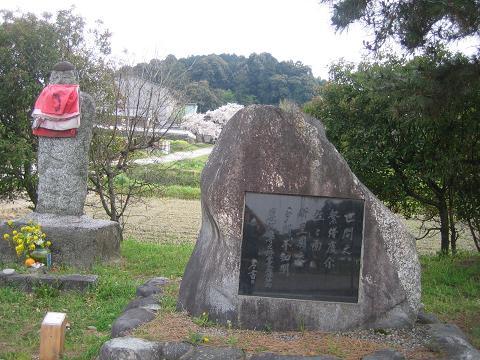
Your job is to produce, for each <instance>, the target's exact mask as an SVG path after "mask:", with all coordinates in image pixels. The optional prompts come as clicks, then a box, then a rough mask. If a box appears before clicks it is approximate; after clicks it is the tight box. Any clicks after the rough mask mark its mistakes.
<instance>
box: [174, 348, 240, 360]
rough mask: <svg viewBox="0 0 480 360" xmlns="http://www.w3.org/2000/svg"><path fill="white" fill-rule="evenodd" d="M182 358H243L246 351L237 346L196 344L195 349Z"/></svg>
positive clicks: (212, 359) (196, 359)
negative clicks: (222, 346) (223, 346)
mask: <svg viewBox="0 0 480 360" xmlns="http://www.w3.org/2000/svg"><path fill="white" fill-rule="evenodd" d="M181 359H182V360H225V359H229V360H243V359H245V353H244V352H243V351H242V350H240V349H235V348H229V347H225V348H216V347H209V346H196V347H195V348H194V350H193V351H191V352H188V353H186V354H185V355H183V356H182V357H181Z"/></svg>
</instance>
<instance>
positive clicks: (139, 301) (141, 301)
mask: <svg viewBox="0 0 480 360" xmlns="http://www.w3.org/2000/svg"><path fill="white" fill-rule="evenodd" d="M154 304H155V305H158V295H155V294H153V295H150V296H147V297H139V298H136V299H135V300H132V301H130V302H129V303H128V305H127V307H126V308H125V310H123V311H127V310H130V309H135V308H139V307H145V306H148V305H154Z"/></svg>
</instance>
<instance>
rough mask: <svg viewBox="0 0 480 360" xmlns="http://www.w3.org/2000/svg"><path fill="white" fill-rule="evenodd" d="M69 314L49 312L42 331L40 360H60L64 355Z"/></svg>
mask: <svg viewBox="0 0 480 360" xmlns="http://www.w3.org/2000/svg"><path fill="white" fill-rule="evenodd" d="M66 325H67V314H65V313H57V312H48V313H47V315H46V316H45V318H44V319H43V322H42V327H41V329H40V360H58V359H60V357H61V356H62V354H63V349H64V343H65V328H66Z"/></svg>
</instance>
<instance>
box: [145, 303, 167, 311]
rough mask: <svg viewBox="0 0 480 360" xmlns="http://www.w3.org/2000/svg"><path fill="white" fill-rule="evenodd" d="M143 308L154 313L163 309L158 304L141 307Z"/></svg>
mask: <svg viewBox="0 0 480 360" xmlns="http://www.w3.org/2000/svg"><path fill="white" fill-rule="evenodd" d="M141 308H142V309H145V310H149V311H153V312H157V311H160V310H161V309H162V307H161V306H160V305H158V304H149V305H144V306H141Z"/></svg>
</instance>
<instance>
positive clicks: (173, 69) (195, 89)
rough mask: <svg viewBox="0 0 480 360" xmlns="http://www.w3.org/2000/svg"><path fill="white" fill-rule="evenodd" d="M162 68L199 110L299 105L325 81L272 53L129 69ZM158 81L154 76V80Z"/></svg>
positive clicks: (161, 62) (175, 61)
mask: <svg viewBox="0 0 480 360" xmlns="http://www.w3.org/2000/svg"><path fill="white" fill-rule="evenodd" d="M149 68H155V69H163V71H162V72H161V73H159V74H158V78H159V81H158V82H160V79H164V78H165V74H169V76H174V77H176V78H177V79H179V80H180V83H181V85H182V87H183V89H184V92H185V95H186V100H187V101H189V102H194V103H197V104H198V107H199V111H200V112H205V111H207V110H213V109H216V108H218V107H219V106H221V105H223V104H226V103H228V102H237V103H239V104H244V105H248V104H278V103H279V102H280V101H281V100H290V101H293V102H295V103H298V104H303V103H305V102H307V101H309V100H310V99H311V98H312V97H313V96H314V93H315V90H316V88H317V87H318V86H319V85H321V84H323V83H324V82H325V80H321V79H320V78H315V77H314V76H313V73H312V69H311V68H310V67H309V66H307V65H304V64H303V63H302V62H300V61H291V60H289V61H278V60H277V59H276V58H275V57H273V56H272V55H271V54H269V53H261V54H255V53H254V54H251V55H250V56H248V57H245V56H242V55H234V54H220V55H216V54H210V55H196V56H190V57H187V58H180V59H177V58H176V57H175V56H174V55H168V56H167V57H166V58H165V59H163V60H159V59H152V60H151V61H150V62H149V63H140V64H137V65H135V66H133V67H132V68H131V69H129V70H133V71H134V72H135V73H137V74H138V75H141V74H142V73H150V74H151V73H152V72H151V71H149ZM153 80H154V81H155V79H153Z"/></svg>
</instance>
